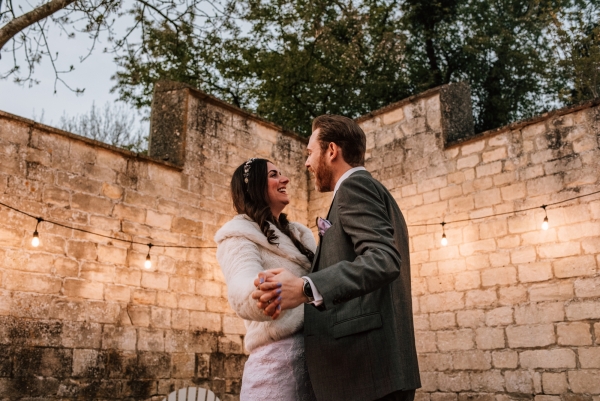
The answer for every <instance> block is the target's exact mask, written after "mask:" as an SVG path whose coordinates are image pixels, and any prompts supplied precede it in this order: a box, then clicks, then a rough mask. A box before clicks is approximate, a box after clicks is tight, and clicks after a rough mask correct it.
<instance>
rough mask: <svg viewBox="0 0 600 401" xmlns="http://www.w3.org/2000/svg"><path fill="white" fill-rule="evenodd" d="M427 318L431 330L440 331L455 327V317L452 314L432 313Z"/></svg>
mask: <svg viewBox="0 0 600 401" xmlns="http://www.w3.org/2000/svg"><path fill="white" fill-rule="evenodd" d="M429 317H430V326H431V329H432V330H442V329H449V328H453V327H456V317H455V316H454V313H452V312H445V313H432V314H431V315H430V316H429Z"/></svg>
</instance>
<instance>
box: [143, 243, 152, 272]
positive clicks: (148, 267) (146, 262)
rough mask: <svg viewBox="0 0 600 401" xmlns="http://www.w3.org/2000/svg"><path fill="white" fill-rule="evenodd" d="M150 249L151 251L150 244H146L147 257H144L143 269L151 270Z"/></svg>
mask: <svg viewBox="0 0 600 401" xmlns="http://www.w3.org/2000/svg"><path fill="white" fill-rule="evenodd" d="M150 249H152V244H148V255H146V261H145V262H144V267H145V268H146V269H151V268H152V259H150Z"/></svg>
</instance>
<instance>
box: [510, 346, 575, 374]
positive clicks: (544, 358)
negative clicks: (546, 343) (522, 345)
mask: <svg viewBox="0 0 600 401" xmlns="http://www.w3.org/2000/svg"><path fill="white" fill-rule="evenodd" d="M575 359H576V358H575V353H574V352H573V351H572V350H570V349H552V350H534V351H524V352H521V353H520V354H519V360H520V362H521V367H522V368H525V369H565V368H575V367H576V360H575Z"/></svg>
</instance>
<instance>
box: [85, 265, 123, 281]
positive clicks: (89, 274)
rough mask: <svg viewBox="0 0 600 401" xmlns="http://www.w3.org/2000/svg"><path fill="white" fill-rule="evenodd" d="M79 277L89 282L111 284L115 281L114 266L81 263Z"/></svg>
mask: <svg viewBox="0 0 600 401" xmlns="http://www.w3.org/2000/svg"><path fill="white" fill-rule="evenodd" d="M79 276H80V277H81V278H82V279H84V280H89V281H91V282H102V283H112V282H114V279H115V267H114V265H108V264H100V263H93V262H83V263H82V264H81V271H80V274H79Z"/></svg>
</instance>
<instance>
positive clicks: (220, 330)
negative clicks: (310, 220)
mask: <svg viewBox="0 0 600 401" xmlns="http://www.w3.org/2000/svg"><path fill="white" fill-rule="evenodd" d="M173 99H176V100H178V103H177V104H170V103H169V102H172V100H173ZM173 116H175V117H176V118H173ZM169 117H171V118H172V119H175V120H177V119H178V120H177V121H178V122H179V124H180V125H181V127H182V131H180V132H178V134H179V137H180V138H182V140H180V141H171V142H175V145H173V146H171V148H168V147H166V146H162V147H161V146H159V145H160V143H159V142H160V140H161V139H162V140H164V141H165V142H166V143H169V139H168V136H173V135H174V133H173V132H172V131H169V132H167V133H165V131H164V130H165V124H162V125H161V122H162V121H163V119H165V118H169ZM151 124H152V130H153V134H152V135H153V137H152V140H153V141H154V142H153V143H154V144H155V148H154V149H153V152H154V153H151V154H152V156H153V157H152V158H149V157H142V156H137V155H135V154H132V153H129V152H127V151H123V150H120V149H117V148H113V147H111V146H107V145H104V144H101V143H98V142H95V141H91V140H88V139H85V138H81V137H79V136H76V135H72V134H69V133H65V132H62V131H59V130H56V129H53V128H50V127H46V126H42V125H39V124H36V123H34V122H32V121H29V120H25V119H23V118H19V117H16V116H12V115H9V114H6V113H2V112H0V202H3V203H5V204H8V205H10V206H13V207H15V208H17V209H20V210H23V211H25V212H27V213H30V214H32V215H34V216H41V217H43V218H44V219H47V220H51V221H54V222H57V223H61V224H64V225H68V226H73V227H77V228H81V229H84V230H88V231H93V232H96V233H99V234H103V235H108V236H113V237H117V238H122V239H125V240H133V241H136V242H141V243H150V242H151V243H154V244H171V245H183V246H214V242H213V241H212V238H213V236H214V233H215V232H216V230H217V228H218V227H219V226H221V225H222V224H223V223H224V222H226V221H228V220H229V219H230V218H231V216H233V214H234V212H233V208H232V206H231V200H230V196H229V193H228V191H229V189H228V187H229V181H230V177H231V174H232V172H233V170H234V169H235V168H236V167H237V166H238V165H239V164H241V163H242V162H243V161H245V160H246V159H248V158H249V157H251V156H262V157H267V158H271V159H272V160H273V161H274V162H275V163H277V164H278V165H279V166H280V167H281V168H282V169H284V170H285V171H289V172H290V175H291V179H292V182H293V184H294V185H293V186H292V188H291V191H290V193H291V195H292V198H293V199H294V201H293V203H292V205H291V207H290V208H289V210H288V211H289V212H290V213H289V214H290V217H291V218H293V219H294V220H301V221H305V220H306V210H307V197H308V191H307V176H306V173H305V171H304V169H303V168H298V166H299V165H300V164H301V163H302V161H303V153H302V152H303V146H304V143H305V141H303V140H300V139H298V138H297V137H294V136H293V135H287V134H282V133H281V132H280V130H279V128H278V127H276V126H274V125H273V124H270V123H267V122H264V121H262V120H260V119H258V118H256V117H254V116H251V115H249V114H247V113H244V112H242V111H241V110H238V109H235V108H233V107H231V106H229V105H227V104H225V103H222V102H220V101H218V100H216V99H212V98H210V97H208V96H205V95H204V94H202V93H200V92H197V91H194V90H192V89H189V88H185V87H177V86H174V85H171V84H167V83H163V84H160V85H159V86H158V87H157V89H156V96H155V101H154V112H153V115H152V122H151ZM177 146H180V148H178V147H177ZM169 152H170V153H169ZM174 152H175V153H174ZM175 156H177V157H175ZM157 159H158V160H163V159H166V160H167V161H164V160H163V161H157ZM35 224H36V220H35V219H32V218H30V217H27V216H24V215H22V214H19V213H17V212H15V211H12V210H9V209H7V208H6V207H3V206H0V283H1V285H0V399H2V400H14V399H21V398H23V399H34V398H35V399H61V400H65V399H123V400H125V399H129V400H131V399H136V400H142V399H160V400H162V398H164V396H165V395H167V394H168V393H169V392H170V391H173V390H175V389H178V388H181V387H186V386H195V385H199V386H202V387H206V388H210V389H212V390H213V391H215V392H216V393H217V395H218V396H219V397H220V398H221V400H231V399H237V396H236V395H237V394H238V393H239V387H240V378H241V372H242V367H243V363H244V362H245V359H246V355H245V354H244V351H243V348H242V339H243V334H244V326H243V323H242V321H241V320H240V319H238V318H237V317H236V316H235V313H234V312H233V311H232V310H231V309H230V308H229V305H228V303H227V299H226V294H227V291H226V288H225V284H224V279H223V276H222V273H221V270H220V268H219V266H218V264H217V262H216V259H215V250H214V249H177V248H161V247H159V246H154V247H153V248H152V263H153V268H152V269H151V270H146V269H144V260H145V257H146V254H147V252H148V248H147V247H146V246H144V245H131V244H129V243H128V242H121V241H117V240H108V239H105V238H102V237H98V236H94V235H90V234H85V233H81V232H77V231H74V230H70V229H65V228H62V227H58V226H56V225H54V224H51V223H48V222H43V223H41V224H40V227H39V232H40V240H41V245H40V246H39V247H38V248H33V247H32V246H31V238H32V233H33V231H34V228H35ZM36 397H38V398H36Z"/></svg>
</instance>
